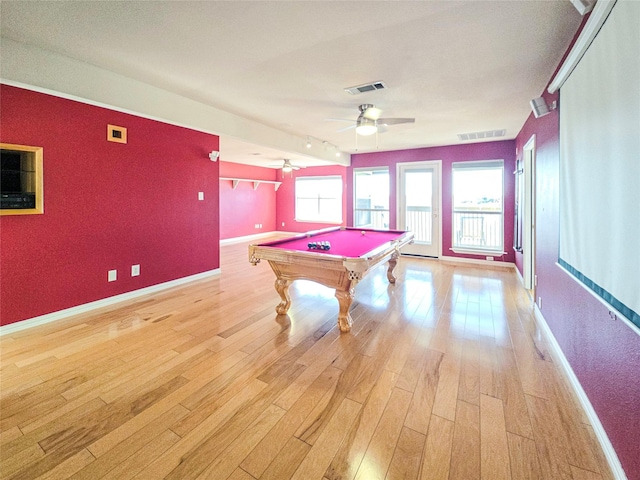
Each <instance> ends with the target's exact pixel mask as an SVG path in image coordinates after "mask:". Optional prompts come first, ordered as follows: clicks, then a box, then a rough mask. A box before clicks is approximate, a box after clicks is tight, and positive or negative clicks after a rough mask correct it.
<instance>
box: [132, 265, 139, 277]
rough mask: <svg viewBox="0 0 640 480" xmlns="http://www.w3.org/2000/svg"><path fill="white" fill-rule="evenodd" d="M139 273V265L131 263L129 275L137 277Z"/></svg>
mask: <svg viewBox="0 0 640 480" xmlns="http://www.w3.org/2000/svg"><path fill="white" fill-rule="evenodd" d="M138 275H140V265H131V276H132V277H137V276H138Z"/></svg>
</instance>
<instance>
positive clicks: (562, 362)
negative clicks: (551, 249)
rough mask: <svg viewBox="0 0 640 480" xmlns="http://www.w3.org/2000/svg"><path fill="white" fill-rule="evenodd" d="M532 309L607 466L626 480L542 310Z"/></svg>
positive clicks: (621, 479) (622, 479) (605, 434)
mask: <svg viewBox="0 0 640 480" xmlns="http://www.w3.org/2000/svg"><path fill="white" fill-rule="evenodd" d="M533 311H534V314H535V317H536V321H537V322H538V325H540V328H541V330H542V331H543V332H544V335H545V337H546V338H547V340H549V345H550V346H551V348H552V349H553V350H554V354H555V356H556V358H557V359H558V360H559V361H560V365H561V366H562V369H563V371H564V373H565V374H566V376H567V378H568V379H569V383H571V386H572V387H573V391H574V392H575V393H576V395H577V396H578V400H579V401H580V404H581V405H582V408H583V409H584V412H585V414H586V415H587V418H588V419H589V423H591V426H592V427H593V431H594V432H595V434H596V437H597V438H598V441H599V442H600V446H601V447H602V450H603V452H604V455H605V457H606V459H607V462H608V463H609V468H611V472H612V473H613V476H614V477H615V478H616V479H617V480H627V475H626V474H625V473H624V470H623V468H622V465H621V464H620V459H619V458H618V455H617V454H616V451H615V450H614V448H613V445H611V441H610V440H609V437H608V435H607V432H605V430H604V427H603V426H602V423H600V419H599V418H598V415H597V414H596V411H595V410H594V409H593V405H591V402H590V401H589V397H587V394H586V392H585V391H584V389H583V388H582V385H580V381H579V380H578V377H576V374H575V373H574V371H573V369H572V368H571V365H570V364H569V361H568V360H567V357H565V356H564V353H563V352H562V349H561V348H560V345H559V344H558V341H557V340H556V337H554V336H553V333H552V332H551V329H550V328H549V325H547V321H546V320H545V319H544V317H543V316H542V312H541V311H540V309H539V308H538V305H537V304H535V303H534V305H533Z"/></svg>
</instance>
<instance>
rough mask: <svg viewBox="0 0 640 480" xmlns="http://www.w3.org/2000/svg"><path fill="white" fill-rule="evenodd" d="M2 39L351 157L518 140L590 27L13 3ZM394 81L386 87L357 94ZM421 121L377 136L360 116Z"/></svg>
mask: <svg viewBox="0 0 640 480" xmlns="http://www.w3.org/2000/svg"><path fill="white" fill-rule="evenodd" d="M1 9H2V23H1V30H0V32H1V34H2V36H3V37H6V38H8V39H10V40H13V41H16V42H20V43H23V44H28V45H33V46H36V47H40V48H42V49H45V50H48V51H51V52H55V53H58V54H62V55H65V56H68V57H71V58H74V59H77V60H80V61H82V62H86V63H89V64H92V65H95V66H98V67H102V68H104V69H107V70H109V71H112V72H116V73H118V74H121V75H124V76H127V77H130V78H133V79H136V80H139V81H142V82H145V83H147V84H151V85H153V86H155V87H159V88H162V89H165V90H168V91H170V92H174V93H177V94H179V95H182V96H184V97H187V98H189V99H192V100H196V101H198V102H201V103H203V104H206V105H209V106H212V107H216V108H218V109H220V110H223V111H227V112H229V113H232V114H234V115H237V116H239V117H242V118H245V119H249V120H252V121H254V122H258V123H260V124H263V125H267V126H269V127H272V128H275V129H278V130H281V131H284V132H287V133H289V134H291V135H295V136H298V137H301V138H303V139H305V141H306V140H307V138H308V140H310V141H311V142H312V143H313V144H314V145H316V144H321V143H322V142H327V143H326V144H325V145H330V146H333V147H337V148H338V149H339V150H340V151H342V152H345V153H356V152H369V151H376V150H380V151H388V150H400V149H408V148H419V147H426V146H435V145H453V144H458V143H468V142H469V141H466V142H463V141H460V140H459V139H458V136H457V135H458V134H462V133H472V132H482V131H489V130H501V129H505V130H506V135H505V136H504V137H503V138H504V139H512V138H515V136H516V135H517V134H518V132H519V130H520V128H521V127H522V125H523V124H524V122H525V120H526V119H527V117H528V115H529V113H530V107H529V100H531V99H532V98H534V97H537V96H539V95H540V94H541V92H542V91H543V89H544V87H545V85H546V83H547V82H548V80H549V78H550V77H551V75H552V73H553V71H554V69H555V67H556V66H557V64H558V63H559V61H560V59H561V56H562V54H563V53H564V51H565V50H566V48H567V47H568V46H569V43H570V41H571V39H572V37H573V35H574V33H575V31H576V30H577V28H578V26H579V24H580V22H581V17H580V15H579V13H578V12H577V10H576V9H575V8H574V7H573V6H572V4H571V3H570V1H569V0H552V1H523V0H511V1H482V0H480V1H403V0H395V1H356V0H353V1H258V2H254V1H240V0H237V1H201V2H191V1H153V2H150V1H123V2H118V1H59V2H49V1H37V0H29V1H3V2H2V5H1ZM374 81H383V82H384V83H385V84H386V86H387V89H385V90H380V91H373V92H366V93H362V94H359V95H350V94H348V93H346V92H345V90H344V89H345V88H347V87H351V86H354V85H360V84H364V83H369V82H374ZM365 103H369V104H374V105H376V106H377V107H379V108H381V109H382V110H383V114H382V116H383V117H414V118H415V123H413V124H405V125H394V126H389V127H388V128H387V129H386V131H385V132H384V133H381V134H380V135H378V136H377V138H376V136H375V135H374V136H369V137H362V136H360V137H358V139H357V145H356V134H355V132H354V130H353V129H349V130H346V131H342V132H339V131H338V130H340V129H344V127H347V126H349V125H350V123H348V122H347V121H339V120H330V119H343V120H350V121H351V122H353V123H355V119H356V117H357V116H358V113H359V112H358V105H360V104H365ZM220 151H221V155H220V158H221V160H224V161H230V162H239V163H247V164H253V165H260V166H271V165H277V164H278V162H279V161H281V160H282V159H283V158H290V159H292V160H293V161H294V163H298V164H300V165H325V164H327V161H326V159H324V160H323V159H316V158H313V157H312V156H310V155H305V153H304V152H302V151H284V150H280V149H278V148H273V147H272V146H265V145H260V144H257V143H256V142H255V141H254V139H252V137H251V132H250V131H247V134H246V135H243V138H231V137H227V136H224V135H222V136H221V139H220Z"/></svg>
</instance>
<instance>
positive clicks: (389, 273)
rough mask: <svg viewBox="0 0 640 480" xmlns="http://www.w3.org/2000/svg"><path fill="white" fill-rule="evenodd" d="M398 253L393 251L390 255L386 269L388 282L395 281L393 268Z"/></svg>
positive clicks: (396, 261) (396, 262)
mask: <svg viewBox="0 0 640 480" xmlns="http://www.w3.org/2000/svg"><path fill="white" fill-rule="evenodd" d="M398 256H399V255H398V253H397V252H396V253H394V254H393V255H391V258H390V259H389V268H388V269H387V279H388V280H389V283H396V277H395V276H394V275H393V269H394V268H396V265H397V264H398Z"/></svg>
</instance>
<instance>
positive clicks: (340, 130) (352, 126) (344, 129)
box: [336, 120, 356, 133]
mask: <svg viewBox="0 0 640 480" xmlns="http://www.w3.org/2000/svg"><path fill="white" fill-rule="evenodd" d="M351 122H353V120H351ZM352 128H356V124H355V123H354V124H353V125H349V126H348V127H344V128H340V129H339V130H336V132H338V133H341V132H346V131H347V130H351V129H352Z"/></svg>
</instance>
